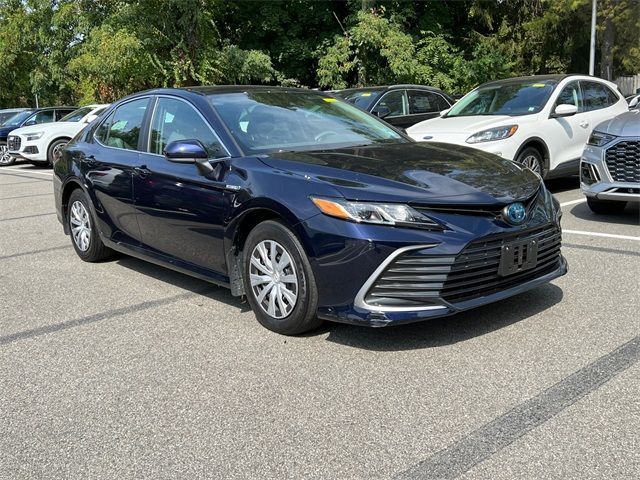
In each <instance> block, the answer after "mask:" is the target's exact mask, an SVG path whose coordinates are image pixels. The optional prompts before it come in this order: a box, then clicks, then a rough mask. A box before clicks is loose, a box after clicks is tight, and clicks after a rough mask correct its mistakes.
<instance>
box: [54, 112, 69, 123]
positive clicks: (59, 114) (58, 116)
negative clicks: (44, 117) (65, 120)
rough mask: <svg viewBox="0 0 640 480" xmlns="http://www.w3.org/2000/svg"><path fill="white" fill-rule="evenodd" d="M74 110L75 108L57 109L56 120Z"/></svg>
mask: <svg viewBox="0 0 640 480" xmlns="http://www.w3.org/2000/svg"><path fill="white" fill-rule="evenodd" d="M71 112H73V110H56V113H55V121H56V122H57V121H58V120H60V119H61V118H62V117H64V116H65V115H67V114H69V113H71Z"/></svg>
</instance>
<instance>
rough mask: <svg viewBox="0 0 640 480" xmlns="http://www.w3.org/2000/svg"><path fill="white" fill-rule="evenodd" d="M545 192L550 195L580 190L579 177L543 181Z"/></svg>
mask: <svg viewBox="0 0 640 480" xmlns="http://www.w3.org/2000/svg"><path fill="white" fill-rule="evenodd" d="M544 184H545V186H546V187H547V190H549V191H550V192H551V193H560V192H566V191H569V190H575V189H576V188H580V177H578V176H577V175H574V176H571V177H562V178H553V179H551V180H545V181H544Z"/></svg>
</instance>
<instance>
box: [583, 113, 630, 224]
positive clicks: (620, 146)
mask: <svg viewBox="0 0 640 480" xmlns="http://www.w3.org/2000/svg"><path fill="white" fill-rule="evenodd" d="M580 160H581V161H580V186H581V188H582V192H583V193H584V194H585V195H586V196H587V203H588V204H589V208H590V209H591V210H592V211H593V212H595V213H615V212H621V211H622V210H624V207H625V206H626V205H627V202H640V110H630V111H628V112H625V113H622V114H620V115H618V116H617V117H614V118H612V119H611V120H607V121H606V122H602V123H600V124H599V125H597V126H596V127H595V128H594V130H593V132H592V133H591V136H590V137H589V141H588V142H587V146H586V147H585V149H584V151H583V152H582V158H581V159H580Z"/></svg>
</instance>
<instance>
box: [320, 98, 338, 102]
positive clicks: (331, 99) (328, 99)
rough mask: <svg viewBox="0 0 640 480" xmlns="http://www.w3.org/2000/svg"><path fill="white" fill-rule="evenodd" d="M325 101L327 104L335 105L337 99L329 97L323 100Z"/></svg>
mask: <svg viewBox="0 0 640 480" xmlns="http://www.w3.org/2000/svg"><path fill="white" fill-rule="evenodd" d="M323 100H324V101H325V102H329V103H333V102H335V101H336V99H335V98H327V97H325V98H323Z"/></svg>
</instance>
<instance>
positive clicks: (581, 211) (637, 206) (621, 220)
mask: <svg viewBox="0 0 640 480" xmlns="http://www.w3.org/2000/svg"><path fill="white" fill-rule="evenodd" d="M571 214H572V215H573V216H574V217H576V218H579V219H580V220H585V221H587V222H595V223H600V224H601V223H615V224H617V225H640V203H636V202H629V203H627V207H626V208H625V209H624V211H622V212H620V213H609V214H606V215H602V214H599V213H593V212H592V211H591V209H590V208H589V206H588V205H587V204H586V202H585V203H579V204H577V205H576V206H574V207H573V208H572V209H571Z"/></svg>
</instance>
